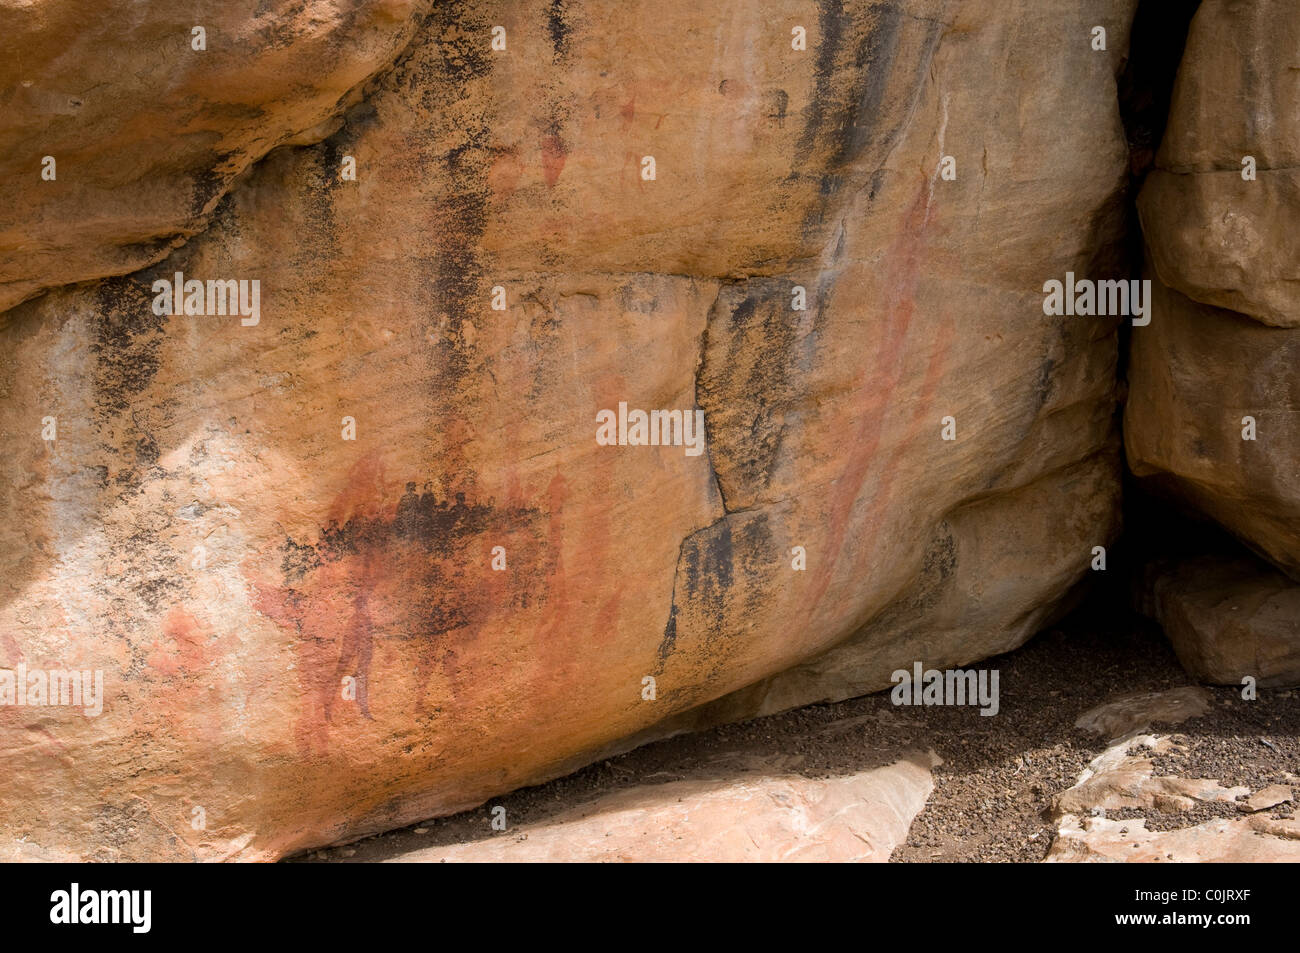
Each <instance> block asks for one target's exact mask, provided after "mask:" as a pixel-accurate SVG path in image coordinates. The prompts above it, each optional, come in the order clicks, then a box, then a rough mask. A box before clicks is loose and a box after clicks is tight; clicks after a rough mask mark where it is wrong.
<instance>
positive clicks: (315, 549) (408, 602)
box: [0, 0, 1134, 860]
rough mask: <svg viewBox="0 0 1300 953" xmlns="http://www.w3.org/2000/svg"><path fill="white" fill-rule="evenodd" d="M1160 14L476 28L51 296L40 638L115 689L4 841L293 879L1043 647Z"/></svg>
mask: <svg viewBox="0 0 1300 953" xmlns="http://www.w3.org/2000/svg"><path fill="white" fill-rule="evenodd" d="M1133 6H1134V4H1133V2H1131V0H1115V2H1110V3H1103V4H1097V3H1083V2H1082V0H1053V2H1042V0H1023V2H1016V3H1006V2H992V0H989V2H967V3H960V4H945V3H940V2H937V0H936V2H921V0H908V2H897V3H893V2H891V3H867V2H863V3H850V4H844V5H842V6H841V5H839V4H835V3H824V4H814V3H811V2H808V3H803V4H799V5H796V8H793V9H787V8H782V10H781V11H780V13H779V14H776V13H774V11H773V10H771V9H768V8H766V7H764V6H763V5H757V6H756V5H754V4H752V3H749V2H741V0H731V2H725V3H721V4H712V5H709V6H708V8H707V9H704V8H701V7H700V6H699V5H689V4H676V3H667V4H665V3H649V2H629V3H623V4H619V5H617V9H616V10H615V9H614V8H613V7H611V6H609V5H604V4H596V3H578V2H570V3H566V4H548V3H543V2H540V0H513V2H502V3H482V4H468V3H446V4H440V5H438V6H436V7H435V8H434V11H433V13H432V14H431V16H430V17H429V18H428V19H427V20H425V21H423V22H422V23H421V25H420V28H419V30H418V32H417V33H416V35H415V36H414V37H413V39H412V40H411V42H410V45H409V48H408V51H407V53H406V54H405V55H404V57H402V58H401V59H400V61H399V63H398V65H397V66H396V67H395V68H394V69H393V70H392V71H391V72H388V73H386V74H385V75H384V76H383V77H382V78H381V79H380V80H378V81H377V82H376V83H375V84H374V88H373V89H372V90H371V91H369V92H368V93H367V94H366V97H365V99H364V102H362V103H360V104H359V105H357V106H355V107H353V108H351V109H350V111H349V112H348V113H347V114H346V118H345V121H344V122H343V125H342V126H341V128H340V129H339V130H338V131H337V132H335V133H333V134H332V135H330V136H329V137H328V138H326V139H325V140H324V141H322V142H320V143H319V144H317V145H314V146H311V147H309V148H307V147H304V148H291V149H278V150H276V151H274V152H272V153H271V154H270V155H268V156H267V157H266V158H265V159H263V160H262V161H261V162H260V163H259V164H258V165H257V166H256V167H255V168H254V169H252V170H251V171H250V172H249V173H248V174H247V175H245V176H244V177H243V178H242V179H241V180H240V181H239V183H238V184H237V185H236V187H235V188H233V190H232V191H231V192H230V194H229V195H228V196H227V197H226V198H225V199H224V200H222V201H221V202H220V203H219V205H218V206H217V208H216V211H215V212H214V214H213V216H212V222H211V225H210V227H209V228H208V229H207V230H206V231H204V232H203V233H202V234H201V235H199V236H197V237H196V238H194V239H193V240H192V241H190V242H189V243H188V244H186V245H185V246H184V247H182V248H180V249H178V250H177V251H175V252H174V253H173V254H172V255H171V256H170V257H169V258H168V259H167V260H166V261H164V262H161V263H160V264H158V265H157V266H155V267H151V268H146V269H145V270H143V271H140V272H138V273H136V274H133V275H130V276H128V277H121V278H113V279H107V280H103V281H100V282H97V283H94V284H91V285H84V286H80V287H69V288H60V289H58V290H55V291H51V292H49V293H47V294H45V295H44V296H42V297H40V298H38V299H35V300H32V301H29V302H26V303H24V304H22V305H20V306H18V307H17V308H14V309H12V310H11V311H10V313H9V315H8V318H9V321H8V326H7V328H6V329H5V330H4V331H3V332H0V335H2V336H3V341H2V342H0V345H2V346H0V353H2V354H4V355H5V359H4V363H3V366H2V367H0V395H2V396H0V399H2V400H3V402H4V408H5V411H6V413H5V416H4V427H5V432H4V436H5V439H6V446H7V447H8V448H10V453H8V454H7V455H6V457H5V459H4V460H3V462H2V463H0V467H2V468H3V476H4V479H3V481H0V485H3V486H4V491H3V492H4V496H3V510H2V513H0V515H3V517H4V519H3V520H0V527H2V528H0V534H2V538H0V543H2V545H0V559H2V560H3V569H4V572H3V574H2V577H3V580H4V581H3V587H4V588H3V607H2V608H0V651H2V652H3V658H0V662H2V663H3V664H5V665H9V666H14V665H16V664H17V663H18V662H20V661H21V662H23V663H24V664H26V665H27V666H28V667H37V666H41V667H44V668H71V667H76V668H79V669H87V670H92V669H102V670H103V672H104V678H105V696H106V697H105V699H104V710H103V714H102V715H100V716H99V717H96V718H87V717H84V716H83V714H82V713H81V712H80V711H79V710H78V711H74V710H72V709H69V708H64V707H57V708H56V707H45V708H35V707H30V706H29V707H5V708H0V750H3V753H4V755H5V763H6V773H5V777H4V779H3V781H0V804H3V805H4V806H3V808H2V809H0V810H3V811H4V815H5V816H4V817H3V825H2V826H3V829H4V831H5V832H6V834H7V835H10V836H9V837H8V838H7V840H6V841H5V844H4V847H3V848H2V852H3V855H4V856H5V857H9V858H24V859H27V858H70V857H88V858H93V859H97V860H113V859H139V858H168V859H172V858H175V859H183V858H198V859H217V858H235V859H268V858H275V857H279V856H282V855H284V854H285V853H288V852H291V851H294V850H297V849H302V848H306V847H311V846H315V845H320V844H326V843H330V842H334V841H338V840H346V839H349V838H352V837H356V836H360V835H362V834H365V833H367V832H373V831H378V830H383V829H388V828H392V827H395V826H399V825H401V824H403V823H408V822H410V821H414V820H418V819H422V818H427V817H431V816H434V815H436V814H440V813H447V812H450V811H454V810H456V809H459V808H465V807H469V806H473V805H475V804H478V803H481V802H482V801H483V800H484V799H485V798H487V797H489V796H491V795H493V794H495V793H499V792H502V791H506V790H510V789H512V788H515V787H518V786H520V785H523V784H527V783H531V782H535V781H538V780H540V779H544V778H548V777H554V776H556V775H559V774H562V773H565V772H566V771H568V770H571V769H572V768H574V767H575V766H577V765H579V764H582V763H586V762H588V761H590V760H592V759H593V758H595V757H597V756H599V755H600V754H601V753H603V752H607V751H610V750H613V749H616V748H618V747H620V746H626V745H628V744H630V743H633V741H635V740H637V739H641V738H645V737H649V736H653V735H655V734H660V735H661V734H663V733H665V732H667V731H670V730H675V729H676V728H677V727H681V726H684V725H687V724H689V723H690V722H691V720H692V719H715V720H716V719H717V718H722V717H727V718H730V717H743V716H747V715H752V714H755V713H757V712H762V711H770V710H776V709H778V708H782V707H789V706H791V705H796V704H802V703H804V702H807V701H813V700H817V699H819V698H828V697H844V696H845V695H846V694H856V693H860V692H864V691H869V690H873V689H877V688H881V687H885V686H887V685H888V684H889V674H890V672H892V671H893V670H894V669H896V668H900V667H907V666H910V665H911V663H912V662H913V661H916V660H921V661H923V662H924V663H925V664H926V665H928V666H939V667H946V666H955V665H960V664H965V663H968V662H971V661H973V660H976V659H979V658H981V657H984V656H987V655H989V654H991V653H995V652H1000V651H1005V650H1007V649H1010V648H1012V647H1014V646H1016V645H1018V644H1019V643H1021V642H1022V641H1024V639H1026V638H1028V636H1029V635H1031V634H1032V633H1033V631H1034V630H1035V628H1036V627H1037V626H1038V624H1039V623H1040V622H1041V620H1042V619H1043V618H1044V617H1045V616H1046V615H1047V614H1048V613H1050V612H1051V611H1052V609H1053V606H1054V604H1055V603H1056V602H1057V601H1058V600H1059V599H1060V598H1061V597H1062V596H1063V595H1064V594H1065V593H1066V592H1067V591H1068V590H1069V589H1070V588H1071V586H1072V585H1073V584H1074V583H1076V582H1077V581H1078V580H1079V579H1080V578H1081V577H1083V576H1084V575H1085V574H1086V573H1087V572H1088V566H1089V561H1090V559H1091V549H1092V547H1093V546H1095V545H1105V544H1106V543H1107V542H1108V541H1109V540H1111V539H1112V538H1113V537H1114V536H1115V535H1116V533H1117V532H1118V523H1119V518H1118V507H1117V497H1118V485H1119V481H1118V447H1117V440H1116V436H1115V428H1114V420H1113V411H1114V407H1115V400H1116V394H1115V364H1116V335H1115V323H1114V321H1113V320H1107V319H1082V320H1081V319H1077V318H1074V319H1072V318H1052V317H1047V316H1045V315H1044V314H1043V312H1042V307H1041V305H1042V293H1041V288H1042V284H1043V282H1044V281H1045V280H1046V279H1047V278H1049V277H1052V276H1061V275H1064V273H1065V272H1066V271H1067V270H1073V271H1075V272H1076V273H1080V274H1084V273H1088V272H1090V271H1091V270H1093V269H1100V268H1104V267H1105V263H1106V262H1107V261H1108V259H1109V255H1110V246H1111V242H1112V240H1113V239H1115V238H1116V237H1117V235H1118V229H1119V228H1120V227H1121V225H1122V218H1123V216H1122V214H1121V192H1122V188H1123V186H1124V183H1125V175H1126V172H1125V170H1126V159H1127V157H1126V150H1125V146H1124V141H1123V135H1122V130H1121V128H1120V123H1119V118H1118V114H1117V108H1116V96H1115V83H1114V76H1115V72H1116V70H1117V69H1118V68H1119V66H1120V64H1121V62H1122V59H1123V56H1124V52H1125V51H1124V47H1125V36H1126V32H1127V26H1128V22H1129V20H1130V18H1131V15H1132V10H1133ZM1098 22H1101V23H1105V24H1106V25H1107V27H1108V29H1109V31H1110V32H1109V37H1110V39H1109V48H1108V50H1107V51H1106V52H1105V53H1100V52H1095V51H1093V50H1092V49H1091V48H1090V45H1089V42H1088V38H1089V31H1090V29H1091V27H1092V26H1093V25H1094V24H1096V23H1098ZM494 24H504V25H505V27H506V30H507V34H508V37H509V41H508V48H507V50H505V51H503V52H500V53H493V52H491V51H490V49H489V45H488V44H489V30H490V28H491V27H492V26H493V25H494ZM796 24H802V25H806V26H807V28H808V31H809V48H808V50H807V51H806V52H798V51H794V50H792V49H791V44H790V35H791V28H792V27H793V26H794V25H796ZM396 35H397V34H396V33H395V34H393V36H396ZM665 51H671V55H669V54H668V53H666V52H665ZM379 58H381V57H379ZM367 68H369V67H358V69H357V70H356V71H355V72H356V74H357V75H361V74H363V73H364V72H365V70H366V69H367ZM300 69H301V70H302V71H303V74H302V75H306V76H314V74H315V72H316V70H315V67H314V64H308V65H307V66H303V67H300ZM285 71H286V72H289V73H292V70H291V69H290V67H288V66H286V67H285ZM279 78H280V79H282V80H283V79H285V78H286V77H285V76H283V75H282V76H280V77H279ZM341 85H345V84H341ZM271 95H274V94H271ZM214 101H215V100H214ZM194 109H195V110H196V111H197V113H198V114H203V115H207V113H204V110H203V105H202V103H201V102H199V103H195V104H194ZM288 125H289V126H295V125H298V123H296V122H289V123H288ZM231 128H233V126H232V127H231ZM232 134H233V133H232ZM287 134H288V133H286V135H287ZM275 141H277V139H276V135H274V134H267V135H266V136H265V137H264V142H265V144H267V145H268V146H269V145H271V144H273V143H274V142H275ZM255 151H256V150H252V151H249V152H247V153H246V154H247V155H250V156H251V155H252V154H253V152H255ZM344 155H351V156H354V157H355V158H356V160H357V170H358V175H357V180H356V181H355V182H352V181H343V180H341V179H340V177H339V170H340V162H341V159H342V157H343V156H344ZM943 155H951V156H954V157H955V158H956V162H957V170H958V177H957V179H956V180H955V181H946V180H943V179H941V178H940V176H939V171H938V170H939V159H940V157H941V156H943ZM645 156H653V157H654V158H655V161H656V172H657V175H656V178H655V179H654V180H653V181H648V180H644V179H642V178H641V175H640V170H641V168H642V167H643V164H642V159H643V157H645ZM141 161H143V160H141ZM241 161H242V160H241ZM59 181H60V183H62V182H63V178H62V176H61V177H60V180H59ZM69 181H72V180H71V179H70V180H69ZM24 194H25V195H26V194H28V193H27V192H25V193H24ZM37 195H38V196H39V193H37ZM43 214H44V213H43ZM60 214H63V213H62V212H60V211H59V210H58V209H56V208H54V207H51V208H50V209H49V210H48V217H51V218H53V217H57V215H60ZM38 263H39V261H38ZM114 267H117V266H114ZM178 271H179V272H183V273H184V274H185V276H186V277H188V278H198V279H227V278H228V279H258V280H259V281H260V283H261V284H260V287H261V311H260V321H259V323H257V324H256V325H254V326H241V322H240V320H239V318H237V317H235V318H232V317H229V316H226V317H209V316H183V315H178V316H159V315H156V314H155V313H154V312H153V310H152V309H151V301H152V298H153V295H152V293H151V285H152V282H153V281H154V280H156V279H161V278H170V277H171V276H172V275H173V274H174V273H175V272H178ZM86 276H87V275H86V273H85V272H84V271H73V272H71V273H69V274H66V275H63V276H62V277H61V278H58V279H55V278H53V277H51V276H50V275H49V274H47V273H46V272H45V271H43V270H41V269H40V268H38V269H36V270H34V271H33V272H31V273H30V274H28V275H26V276H14V278H13V281H14V282H17V283H21V282H23V281H26V282H28V283H29V284H28V287H33V288H34V287H36V286H38V285H43V284H49V283H52V282H53V281H54V280H67V281H75V280H78V279H79V278H84V277H86ZM796 286H799V287H802V288H803V289H805V291H806V294H807V298H808V309H807V310H806V311H794V310H791V302H792V301H793V300H794V292H795V288H796ZM495 287H500V288H503V289H504V290H505V298H506V305H507V306H506V310H504V311H494V310H492V308H491V306H490V302H491V300H492V296H493V291H492V289H493V288H495ZM621 401H626V402H627V403H628V404H629V406H630V407H632V408H646V409H650V408H664V409H669V408H682V409H687V410H689V409H692V408H694V407H697V406H698V407H699V408H700V409H702V410H703V412H704V415H705V420H706V432H707V446H708V450H707V452H706V453H703V454H701V455H699V456H689V455H687V454H686V453H684V452H683V448H680V447H635V446H627V447H608V446H599V445H597V443H596V441H595V439H594V436H595V420H596V414H597V412H598V411H600V410H602V409H610V408H617V407H618V404H619V402H621ZM947 416H952V417H953V418H955V424H956V440H955V441H945V440H942V439H941V437H940V428H941V422H942V420H943V418H945V417H947ZM45 417H55V418H57V424H58V437H57V440H54V441H50V442H42V441H41V440H40V439H39V434H40V429H41V426H42V420H43V418H45ZM344 417H349V418H352V419H353V420H354V421H355V425H356V428H357V429H356V439H355V440H343V439H341V427H342V420H343V418H344ZM196 547H202V548H201V549H199V550H196ZM495 547H503V548H504V557H505V559H506V560H507V566H506V569H505V570H504V571H494V570H493V569H492V561H493V559H494V548H495ZM794 547H803V548H804V549H805V550H806V554H807V568H806V570H802V571H801V570H796V569H794V568H792V550H793V549H794ZM787 670H791V671H790V672H789V674H788V675H782V674H781V673H784V672H787ZM647 676H649V677H653V678H654V679H655V687H656V691H655V694H654V697H653V700H648V699H647V696H646V694H645V692H646V687H645V682H644V679H645V678H646V677H647ZM345 680H355V681H349V682H348V684H347V685H345V684H344V682H345ZM741 690H744V691H741ZM352 691H354V692H355V694H354V695H349V694H348V693H349V692H352ZM737 692H740V694H736V693H737ZM710 703H716V704H714V705H712V706H710ZM702 706H710V707H702ZM20 792H21V793H20ZM56 802H57V803H58V804H59V805H60V810H59V812H57V813H51V812H49V811H47V810H46V809H44V808H43V807H41V806H40V805H45V804H49V803H56ZM200 816H201V817H202V819H203V823H202V825H199V826H196V824H197V822H196V820H195V818H197V817H200Z"/></svg>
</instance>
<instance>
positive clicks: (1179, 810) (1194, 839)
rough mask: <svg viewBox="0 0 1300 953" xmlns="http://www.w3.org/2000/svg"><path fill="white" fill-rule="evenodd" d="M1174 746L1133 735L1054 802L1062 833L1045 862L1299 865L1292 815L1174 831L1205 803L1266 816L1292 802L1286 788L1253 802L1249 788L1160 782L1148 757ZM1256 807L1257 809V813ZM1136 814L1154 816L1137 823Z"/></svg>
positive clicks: (1298, 825)
mask: <svg viewBox="0 0 1300 953" xmlns="http://www.w3.org/2000/svg"><path fill="white" fill-rule="evenodd" d="M1166 694H1169V693H1166ZM1174 747H1175V742H1174V741H1173V740H1172V739H1170V738H1169V737H1165V736H1157V735H1131V736H1128V737H1126V738H1124V739H1121V740H1120V741H1118V742H1116V743H1115V744H1114V745H1112V746H1111V747H1110V748H1108V749H1107V750H1106V751H1105V752H1103V753H1102V754H1101V755H1099V756H1098V757H1097V758H1095V759H1094V760H1093V761H1092V763H1091V764H1090V765H1089V766H1088V768H1087V769H1086V770H1085V771H1084V772H1083V774H1082V775H1081V776H1080V778H1079V781H1078V783H1076V784H1075V785H1074V787H1072V788H1070V789H1068V790H1067V791H1064V792H1063V793H1062V794H1060V795H1059V796H1058V797H1057V798H1056V800H1055V802H1054V805H1053V813H1054V816H1055V818H1056V821H1057V824H1058V831H1057V836H1056V839H1055V840H1054V841H1053V842H1052V847H1051V849H1050V850H1049V851H1048V855H1047V858H1046V862H1047V863H1067V862H1069V863H1075V862H1126V863H1166V862H1175V863H1185V862H1237V863H1265V862H1294V861H1296V860H1300V821H1297V820H1296V819H1295V818H1293V817H1290V816H1270V815H1264V814H1252V815H1251V816H1248V817H1238V816H1234V817H1231V818H1217V819H1211V820H1207V821H1202V822H1200V823H1186V824H1184V825H1182V826H1173V827H1169V826H1168V825H1167V819H1168V818H1170V817H1177V816H1178V815H1181V814H1185V813H1186V812H1189V811H1192V810H1194V809H1196V808H1198V807H1201V806H1203V805H1207V804H1222V805H1224V806H1228V805H1231V804H1233V803H1237V804H1238V805H1239V808H1241V809H1244V810H1260V811H1263V810H1266V809H1267V808H1269V807H1274V806H1277V805H1279V804H1284V803H1286V801H1287V800H1288V799H1289V797H1290V794H1289V791H1288V792H1287V794H1286V797H1283V796H1282V795H1281V793H1280V792H1279V790H1278V789H1282V788H1284V786H1282V785H1270V786H1269V787H1267V788H1264V789H1263V790H1261V791H1259V792H1256V794H1255V795H1252V796H1251V798H1249V799H1247V795H1250V789H1249V788H1246V787H1241V786H1236V787H1231V788H1225V787H1223V786H1222V785H1220V784H1219V783H1218V782H1217V781H1215V780H1211V779H1205V778H1180V777H1173V776H1167V775H1165V776H1161V775H1156V774H1155V770H1154V765H1153V762H1152V759H1151V757H1149V756H1148V754H1147V753H1148V752H1149V753H1150V755H1159V754H1163V753H1165V752H1168V751H1170V750H1171V749H1172V748H1174ZM1263 795H1266V796H1263ZM1262 796H1263V797H1262ZM1252 801H1253V802H1254V804H1255V805H1258V807H1257V808H1256V807H1252V806H1251V804H1252ZM1266 802H1268V803H1267V804H1266ZM1111 811H1127V812H1130V816H1127V817H1123V818H1111V817H1107V816H1106V815H1107V812H1111ZM1137 812H1143V813H1146V814H1147V815H1148V816H1147V817H1142V816H1132V815H1133V814H1134V813H1137ZM1156 816H1161V817H1162V818H1164V819H1165V820H1166V823H1162V825H1161V826H1160V827H1159V828H1157V829H1154V830H1149V829H1148V821H1150V820H1152V818H1154V817H1156Z"/></svg>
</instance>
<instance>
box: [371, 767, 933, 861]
mask: <svg viewBox="0 0 1300 953" xmlns="http://www.w3.org/2000/svg"><path fill="white" fill-rule="evenodd" d="M939 763H940V760H939V758H938V756H937V755H935V754H934V752H918V753H916V754H914V755H912V756H910V757H907V758H904V759H903V760H901V761H897V762H895V763H893V764H889V765H885V766H884V767H880V768H873V769H870V770H866V771H863V772H861V773H858V774H851V775H848V776H846V777H832V778H824V779H814V778H805V777H801V776H799V775H797V774H788V773H783V772H776V773H770V772H768V771H766V770H764V766H763V765H761V764H753V765H749V766H748V770H747V771H745V772H744V773H741V774H736V773H735V771H734V769H733V771H732V772H731V773H730V774H729V775H728V776H725V777H722V778H698V779H691V780H685V781H672V782H669V783H666V784H657V785H641V786H639V787H635V788H630V789H628V790H626V791H619V792H617V793H614V794H608V795H605V796H604V797H601V798H599V799H597V800H596V801H594V802H592V803H590V804H586V805H582V806H580V807H576V808H573V809H572V810H570V811H566V812H563V813H562V814H560V815H558V816H556V817H555V818H552V819H551V820H550V821H547V822H545V823H541V824H533V825H528V826H526V827H520V828H518V829H515V830H510V829H507V830H505V831H502V832H500V833H498V834H495V835H493V836H491V837H488V838H485V839H483V840H480V841H474V842H471V843H466V844H452V845H448V846H445V847H428V848H424V849H422V850H416V851H412V852H411V853H409V854H405V855H403V856H401V857H398V858H396V861H397V862H400V863H440V862H448V863H487V862H504V861H509V862H547V863H554V862H584V863H589V862H601V861H636V862H641V863H663V862H673V863H676V862H683V861H704V862H709V863H748V862H764V861H766V862H772V861H781V862H804V863H811V862H819V863H826V862H833V863H885V862H887V861H888V860H889V855H890V854H891V853H892V852H893V850H894V848H895V847H897V846H898V845H899V844H901V843H902V842H903V841H904V840H905V839H906V837H907V831H908V827H909V826H910V825H911V823H912V818H914V817H915V816H916V815H917V813H918V812H920V810H921V809H922V808H923V807H924V806H925V802H926V799H927V798H929V796H930V792H931V791H933V790H934V782H933V781H932V780H931V777H930V771H931V769H932V768H934V767H935V766H936V765H938V764H939Z"/></svg>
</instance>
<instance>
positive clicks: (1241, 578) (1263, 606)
mask: <svg viewBox="0 0 1300 953" xmlns="http://www.w3.org/2000/svg"><path fill="white" fill-rule="evenodd" d="M1151 575H1152V579H1151V582H1150V587H1151V592H1150V597H1149V602H1150V605H1151V606H1152V608H1153V609H1154V613H1153V614H1154V615H1155V617H1156V618H1157V619H1158V620H1159V622H1160V624H1161V626H1163V628H1164V631H1165V634H1166V635H1167V636H1168V637H1169V641H1170V642H1171V643H1172V644H1173V647H1174V651H1175V652H1176V653H1177V654H1178V660H1179V661H1180V662H1181V663H1182V665H1183V668H1185V669H1187V671H1188V672H1189V673H1190V674H1192V675H1193V676H1195V677H1196V678H1198V679H1200V680H1201V681H1204V682H1211V683H1214V684H1219V685H1237V686H1240V685H1241V684H1242V679H1243V678H1246V677H1250V678H1253V679H1255V681H1256V683H1257V684H1259V685H1261V686H1266V687H1274V688H1276V687H1281V686H1291V685H1300V584H1296V583H1295V582H1292V581H1291V580H1290V579H1289V578H1288V577H1286V576H1284V575H1282V574H1281V573H1279V572H1276V571H1274V570H1272V569H1270V568H1269V567H1268V566H1266V565H1264V564H1262V563H1261V562H1260V561H1258V560H1254V559H1249V558H1245V557H1240V558H1235V559H1231V558H1228V559H1225V558H1222V557H1217V556H1209V557H1201V558H1198V559H1191V560H1187V561H1186V562H1183V563H1177V564H1175V565H1172V566H1169V567H1166V568H1164V569H1163V570H1161V569H1157V570H1155V571H1153V572H1152V573H1151Z"/></svg>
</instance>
